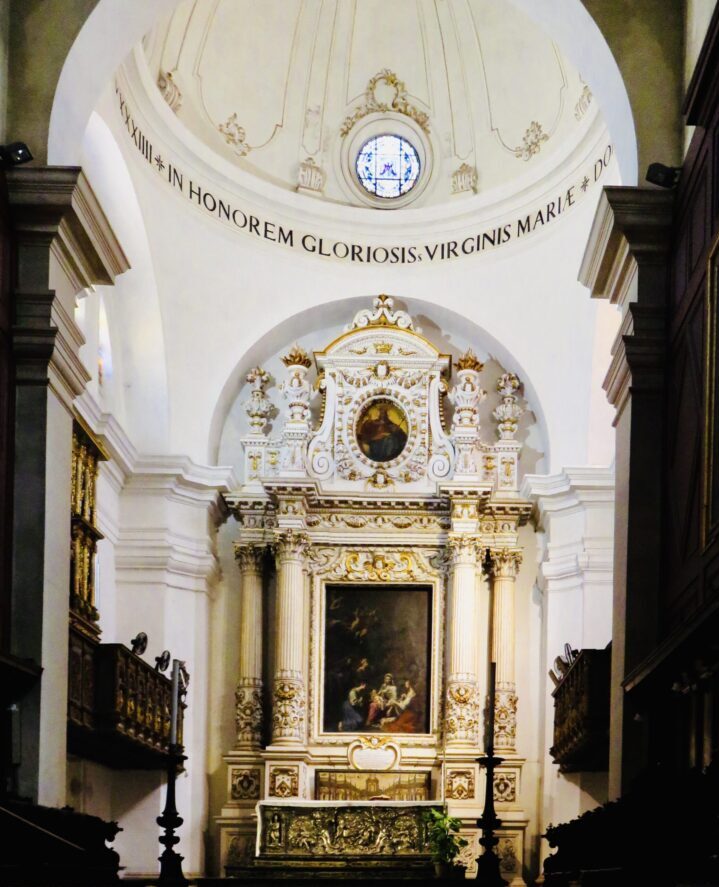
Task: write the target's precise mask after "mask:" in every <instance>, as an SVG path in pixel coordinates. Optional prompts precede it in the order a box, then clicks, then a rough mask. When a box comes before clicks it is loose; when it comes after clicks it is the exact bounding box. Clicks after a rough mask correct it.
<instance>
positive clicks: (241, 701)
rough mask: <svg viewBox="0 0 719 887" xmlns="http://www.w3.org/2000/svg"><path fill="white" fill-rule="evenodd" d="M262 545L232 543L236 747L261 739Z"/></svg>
mask: <svg viewBox="0 0 719 887" xmlns="http://www.w3.org/2000/svg"><path fill="white" fill-rule="evenodd" d="M264 551H265V548H264V546H262V545H242V544H238V545H236V546H235V557H236V559H237V563H238V566H239V568H240V597H241V601H240V671H239V675H238V679H237V689H236V690H235V724H236V726H237V748H238V749H256V748H259V746H260V742H261V740H262V564H263V560H264Z"/></svg>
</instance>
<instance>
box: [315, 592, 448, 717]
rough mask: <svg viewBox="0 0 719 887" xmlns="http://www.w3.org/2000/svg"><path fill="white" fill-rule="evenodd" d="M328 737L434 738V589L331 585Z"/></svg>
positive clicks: (324, 711) (325, 711) (326, 645)
mask: <svg viewBox="0 0 719 887" xmlns="http://www.w3.org/2000/svg"><path fill="white" fill-rule="evenodd" d="M324 594H325V628H324V676H323V694H322V726H323V730H324V732H325V733H389V734H426V733H428V732H429V730H430V685H431V649H432V637H431V635H432V587H431V586H417V585H399V584H397V585H351V584H344V585H326V586H325V589H324Z"/></svg>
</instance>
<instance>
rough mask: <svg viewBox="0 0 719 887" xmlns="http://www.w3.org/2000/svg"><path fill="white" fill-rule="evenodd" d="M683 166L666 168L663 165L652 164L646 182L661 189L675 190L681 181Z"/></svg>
mask: <svg viewBox="0 0 719 887" xmlns="http://www.w3.org/2000/svg"><path fill="white" fill-rule="evenodd" d="M681 171H682V168H681V166H664V164H663V163H650V164H649V169H647V175H646V180H647V181H648V182H650V183H651V184H652V185H659V187H660V188H673V187H674V186H675V185H676V183H677V182H678V181H679V175H680V173H681Z"/></svg>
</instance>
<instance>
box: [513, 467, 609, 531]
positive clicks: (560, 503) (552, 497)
mask: <svg viewBox="0 0 719 887" xmlns="http://www.w3.org/2000/svg"><path fill="white" fill-rule="evenodd" d="M521 495H522V496H523V497H524V498H525V499H528V500H529V501H530V502H532V503H533V504H534V507H535V509H536V512H537V517H538V518H539V524H540V525H541V523H542V522H543V521H544V518H545V517H546V516H549V515H553V514H558V513H559V512H564V513H570V512H572V511H576V510H578V509H579V508H585V507H586V506H591V505H610V504H611V503H612V502H613V501H614V468H613V467H611V466H603V465H597V466H595V465H585V466H581V467H567V468H564V469H563V470H562V471H560V472H558V473H557V474H527V475H525V477H524V480H523V481H522V489H521Z"/></svg>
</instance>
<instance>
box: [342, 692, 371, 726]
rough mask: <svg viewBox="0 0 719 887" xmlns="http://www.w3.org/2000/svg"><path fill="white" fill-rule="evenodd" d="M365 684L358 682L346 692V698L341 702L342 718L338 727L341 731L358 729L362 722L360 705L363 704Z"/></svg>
mask: <svg viewBox="0 0 719 887" xmlns="http://www.w3.org/2000/svg"><path fill="white" fill-rule="evenodd" d="M366 688H367V684H365V683H362V684H358V685H357V686H356V687H352V689H351V690H350V691H349V693H348V694H347V699H345V701H344V702H343V703H342V720H341V721H340V722H339V729H340V730H341V731H343V732H345V733H346V732H348V731H349V732H351V731H352V730H359V729H360V727H361V726H362V725H363V723H364V718H363V717H362V711H361V710H362V706H363V705H364V691H365V689H366Z"/></svg>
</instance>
